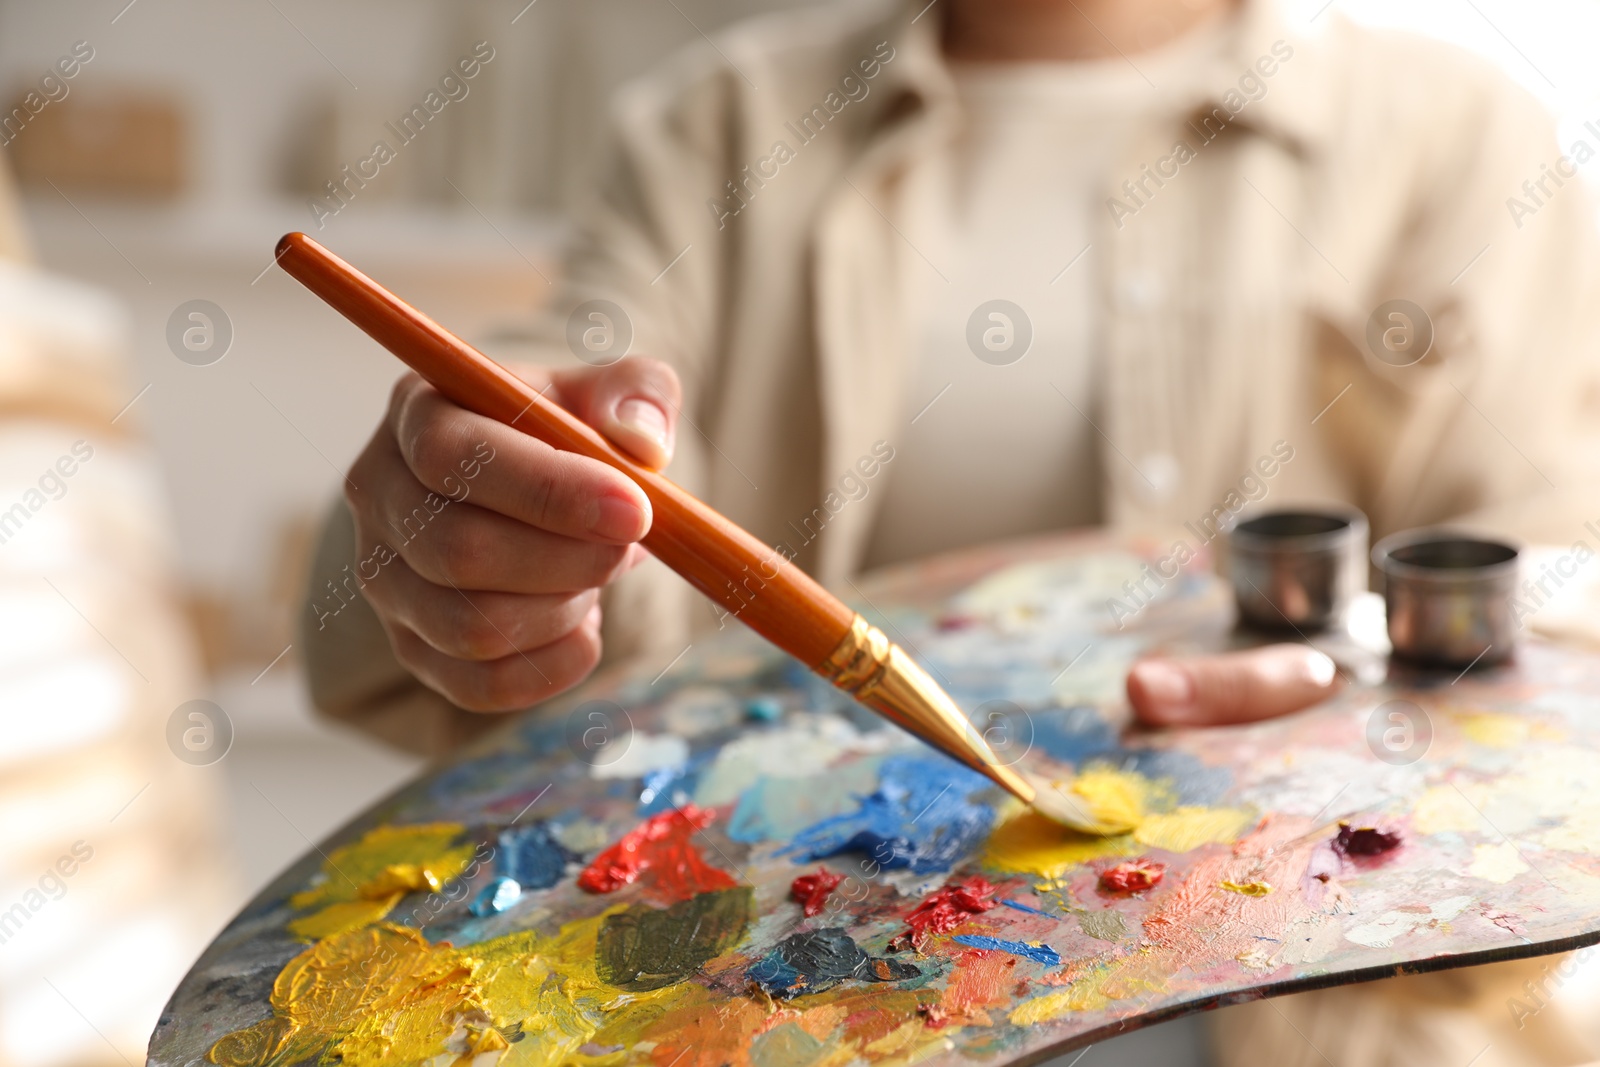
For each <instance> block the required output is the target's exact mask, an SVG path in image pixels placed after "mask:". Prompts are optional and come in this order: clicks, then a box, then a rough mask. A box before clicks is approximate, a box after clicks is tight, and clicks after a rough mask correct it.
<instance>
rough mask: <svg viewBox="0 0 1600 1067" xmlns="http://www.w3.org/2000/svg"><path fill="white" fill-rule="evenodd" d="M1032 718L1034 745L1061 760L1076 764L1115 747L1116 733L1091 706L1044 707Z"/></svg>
mask: <svg viewBox="0 0 1600 1067" xmlns="http://www.w3.org/2000/svg"><path fill="white" fill-rule="evenodd" d="M1031 718H1032V721H1033V744H1034V747H1036V748H1039V749H1042V750H1043V751H1044V753H1045V754H1046V755H1048V756H1050V757H1051V758H1052V759H1057V760H1060V761H1061V762H1063V763H1072V764H1079V763H1082V762H1083V761H1084V760H1085V759H1088V758H1089V757H1090V756H1098V755H1101V754H1103V753H1106V752H1112V751H1114V750H1115V749H1116V747H1117V732H1116V731H1115V730H1114V729H1112V727H1111V724H1110V723H1108V722H1106V721H1105V720H1104V719H1102V718H1101V717H1100V713H1099V712H1097V711H1096V710H1095V709H1094V708H1092V707H1088V706H1079V707H1071V708H1049V709H1043V710H1039V711H1035V712H1033V713H1032V715H1031Z"/></svg>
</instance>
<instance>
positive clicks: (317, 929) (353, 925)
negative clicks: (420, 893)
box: [289, 893, 402, 941]
mask: <svg viewBox="0 0 1600 1067" xmlns="http://www.w3.org/2000/svg"><path fill="white" fill-rule="evenodd" d="M401 896H402V894H400V893H395V894H392V895H390V896H387V897H379V898H377V899H375V900H374V899H368V898H365V897H363V898H362V899H360V900H341V901H339V902H338V903H337V904H329V905H327V906H326V907H324V908H320V909H318V910H317V911H314V912H312V913H311V914H310V915H302V916H301V917H300V918H298V919H295V920H294V921H292V922H291V923H289V932H290V933H291V934H293V935H294V936H295V937H298V938H301V939H303V940H306V941H320V940H321V939H322V938H324V937H333V936H335V935H336V934H346V933H349V932H350V931H352V930H359V929H361V928H362V927H363V926H371V925H372V924H373V923H375V922H381V921H382V920H383V917H384V916H386V915H388V914H389V912H390V911H391V910H393V908H394V906H395V905H396V904H398V903H400V897H401Z"/></svg>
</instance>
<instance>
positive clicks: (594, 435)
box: [277, 233, 1116, 833]
mask: <svg viewBox="0 0 1600 1067" xmlns="http://www.w3.org/2000/svg"><path fill="white" fill-rule="evenodd" d="M277 262H278V265H279V266H281V267H282V268H283V269H284V270H285V271H287V272H288V273H289V274H290V275H291V276H292V277H294V278H296V279H298V280H299V281H300V282H301V283H302V284H303V285H304V286H305V287H306V288H307V289H310V290H311V291H312V292H313V293H315V294H316V295H317V296H319V297H321V298H322V299H323V300H325V301H326V302H327V303H328V304H329V305H330V306H332V307H333V309H334V310H336V311H338V312H339V313H340V314H341V315H343V316H344V317H345V318H347V319H349V320H350V321H351V322H352V323H354V324H355V325H356V326H358V327H360V328H361V330H363V331H364V332H365V333H366V334H367V335H368V336H370V337H371V338H372V339H373V340H375V341H377V342H378V343H379V344H381V345H383V347H385V348H387V349H388V350H389V351H390V352H393V353H394V354H395V355H396V356H399V357H400V359H401V360H403V361H404V362H405V363H406V364H407V365H409V366H410V367H411V369H412V370H414V371H416V372H417V373H418V374H420V375H421V376H422V377H423V378H424V379H426V380H427V381H428V382H429V384H431V385H432V386H433V387H434V388H435V389H438V390H439V392H441V393H443V394H444V395H445V396H447V397H449V398H450V399H451V400H452V401H454V402H455V403H457V404H459V405H461V406H462V407H464V408H466V409H468V410H469V411H474V412H477V413H478V414H479V415H482V416H484V417H486V418H491V419H494V420H496V421H498V422H503V423H505V424H506V425H508V426H511V427H514V428H516V429H518V430H521V431H523V432H524V433H527V434H529V435H531V436H533V437H537V438H538V439H539V440H541V441H544V442H545V443H546V444H549V445H551V446H553V447H555V448H559V449H562V450H564V451H567V452H575V453H577V454H578V455H581V456H587V457H589V458H590V459H596V460H599V461H600V462H601V463H604V464H606V465H608V466H611V467H614V468H616V469H617V470H619V471H621V472H622V473H623V474H626V475H627V476H628V477H629V478H631V479H633V481H634V482H635V483H637V484H638V486H639V488H640V489H642V490H643V491H644V493H645V495H646V496H647V497H649V498H650V506H651V508H652V510H653V512H654V518H653V520H652V522H651V524H650V532H649V533H648V534H646V535H645V537H644V542H643V543H644V546H645V548H647V549H649V550H650V552H651V553H652V554H653V555H654V556H655V557H656V558H657V559H659V560H661V562H663V563H665V564H666V565H667V566H669V567H671V568H672V569H673V570H675V571H677V572H678V573H679V574H680V575H682V576H683V577H684V578H685V579H687V580H688V582H689V584H690V585H692V586H694V587H695V588H696V589H698V590H699V591H700V592H702V593H704V594H705V595H706V596H708V597H710V598H711V599H712V600H714V601H716V602H717V603H718V604H720V605H722V607H723V608H724V609H726V610H727V611H728V612H729V613H730V614H731V615H733V616H734V617H735V618H737V619H739V620H741V621H742V622H744V623H745V625H747V626H749V627H750V628H751V629H752V630H754V631H756V633H758V634H760V635H761V636H762V637H765V638H766V639H767V640H768V641H771V642H772V643H773V644H774V645H777V646H778V647H779V648H781V649H783V650H784V651H785V652H788V653H789V654H790V655H792V656H794V657H795V658H796V659H798V660H800V662H802V663H804V664H805V665H806V666H807V667H810V668H811V669H812V670H814V671H816V672H817V673H818V674H820V675H821V676H822V677H824V678H826V679H828V681H830V682H832V683H833V684H834V685H835V686H837V687H839V688H840V689H842V690H844V691H846V692H848V693H850V694H851V695H852V696H854V697H855V699H857V700H858V701H860V702H861V703H862V704H864V705H866V706H867V707H868V708H871V709H872V710H873V711H876V712H878V713H879V714H880V715H882V716H884V718H886V719H888V720H890V721H891V722H893V723H895V724H896V725H898V726H900V727H902V728H903V729H905V730H906V731H908V732H910V733H911V734H913V735H915V736H916V737H919V738H921V739H922V740H923V741H926V742H927V743H928V744H930V745H932V746H933V747H935V748H937V749H939V750H940V751H942V752H944V753H946V754H947V755H949V756H952V757H954V758H955V759H957V760H960V761H961V762H962V763H964V764H966V765H967V766H968V767H971V768H972V769H973V770H975V771H977V772H979V773H980V774H983V775H986V776H987V777H988V778H989V779H990V780H992V781H994V782H995V783H996V784H998V785H999V786H1001V787H1002V788H1003V789H1005V790H1006V791H1007V792H1008V793H1010V794H1011V795H1012V796H1014V797H1016V798H1017V799H1018V800H1021V801H1022V802H1023V803H1024V804H1027V805H1030V806H1031V807H1033V808H1034V809H1036V810H1037V811H1039V812H1040V813H1041V814H1043V815H1045V816H1046V817H1047V818H1050V819H1052V820H1054V821H1056V822H1060V823H1062V824H1064V825H1067V826H1071V827H1073V828H1075V829H1080V830H1084V831H1086V832H1088V833H1108V832H1116V830H1115V829H1108V828H1107V823H1106V821H1105V820H1104V819H1101V818H1097V817H1096V812H1095V811H1093V810H1092V805H1090V804H1088V803H1086V802H1085V801H1084V800H1083V798H1080V797H1078V796H1076V795H1075V794H1071V793H1069V792H1067V791H1066V790H1063V789H1059V788H1055V787H1053V786H1051V785H1050V784H1048V783H1037V784H1036V783H1035V782H1033V781H1031V780H1029V779H1028V778H1026V777H1024V776H1023V775H1021V774H1019V773H1017V772H1016V771H1014V770H1013V769H1012V768H1010V767H1008V766H1006V765H1004V764H1002V763H1001V762H1000V761H999V760H998V759H997V758H996V757H995V754H994V752H993V750H991V749H990V748H989V746H988V744H987V743H986V742H985V741H984V740H983V738H982V736H980V735H979V733H978V732H977V731H976V730H975V729H973V726H972V723H971V722H970V721H968V719H967V717H966V716H965V715H964V714H962V712H961V709H960V708H958V707H957V706H956V704H955V702H954V701H953V700H951V699H950V697H949V696H948V695H947V694H946V693H945V692H944V690H942V689H940V688H939V686H938V685H937V684H935V682H934V681H933V679H932V678H930V677H928V675H927V673H926V672H925V671H923V669H922V668H921V667H919V666H918V665H917V664H916V663H915V662H914V661H913V660H912V659H911V657H909V656H907V655H906V654H905V653H904V652H903V651H901V649H900V647H899V646H898V645H896V644H894V643H893V642H891V641H890V640H889V639H888V638H887V637H885V636H884V634H883V632H882V631H881V630H879V629H878V628H877V627H875V626H872V625H870V624H869V623H868V622H867V620H866V619H864V618H862V617H861V616H860V615H858V614H856V613H855V612H854V611H852V610H851V609H850V608H848V607H846V606H845V605H844V604H843V603H842V602H841V601H839V600H838V599H837V598H836V597H834V596H833V595H832V594H830V593H829V592H828V591H827V590H825V589H823V588H822V586H820V585H818V584H817V582H816V581H815V580H813V579H812V578H811V577H810V576H809V575H807V574H806V573H805V572H804V571H802V570H801V569H800V568H799V567H796V566H795V565H794V564H793V563H791V562H790V561H789V560H788V559H787V558H786V557H785V556H784V555H783V554H782V553H781V552H779V551H778V550H777V549H775V548H772V547H771V546H769V545H766V544H763V543H762V542H761V541H760V540H758V539H757V538H755V537H754V536H753V535H751V534H749V533H747V532H746V531H745V530H743V529H741V528H740V527H739V526H737V525H735V524H734V523H733V522H731V521H729V520H728V519H727V518H725V517H724V516H722V515H720V514H718V513H717V512H716V511H715V510H713V509H712V508H711V507H709V506H708V505H706V504H705V503H703V502H701V501H700V500H697V499H696V498H695V497H693V496H692V495H690V494H689V493H687V492H685V491H684V490H683V489H681V488H679V487H678V486H677V485H675V484H673V483H672V482H671V481H669V480H668V479H667V478H666V477H665V476H663V475H662V474H660V473H659V472H657V471H654V470H651V469H649V468H647V467H644V466H642V465H640V464H639V463H637V462H635V461H634V460H632V459H630V458H629V457H628V456H626V455H624V454H623V453H622V452H620V451H618V450H617V449H616V448H615V447H613V446H612V445H611V443H610V442H608V441H607V440H606V439H605V438H603V437H602V436H600V434H599V433H598V432H596V431H595V430H594V428H592V427H591V426H589V425H587V424H586V423H584V422H582V421H580V420H579V419H578V418H577V417H576V416H574V415H572V414H571V413H570V412H568V411H566V410H565V409H563V408H561V407H560V406H559V405H557V404H556V403H554V402H553V401H550V400H546V399H545V398H544V397H543V396H541V395H540V394H539V392H538V391H537V390H535V389H534V388H533V387H532V386H530V385H528V384H527V383H526V382H524V381H523V380H522V379H521V378H518V377H517V376H516V375H515V374H512V373H511V372H510V371H509V370H506V369H505V368H504V367H502V366H500V365H499V364H498V363H496V362H494V360H492V359H490V358H489V357H488V356H485V355H484V354H483V353H481V352H479V351H478V350H477V349H475V348H473V347H472V346H471V345H469V344H467V343H466V342H465V341H463V340H461V339H460V338H459V337H457V336H455V335H454V334H452V333H450V332H449V331H448V330H446V329H445V328H444V327H442V326H440V325H439V324H438V323H436V322H434V321H433V320H432V319H430V318H428V317H427V316H426V315H424V314H422V313H421V312H420V311H417V310H416V309H415V308H413V307H411V306H410V305H409V304H407V303H405V302H404V301H403V300H401V299H400V298H399V297H397V296H395V295H394V294H393V293H390V292H389V291H388V290H386V289H384V288H383V287H382V286H380V285H378V284H377V283H376V282H374V281H373V280H372V279H370V278H368V277H367V276H366V275H364V274H362V273H361V272H360V271H358V270H356V269H355V268H354V267H352V266H350V264H348V263H346V262H344V260H342V259H340V258H338V257H337V256H335V255H334V254H333V253H331V252H329V251H328V250H327V249H326V248H323V247H322V246H321V245H320V244H318V243H317V242H316V241H313V240H312V239H311V238H310V237H307V236H306V235H305V234H303V233H291V234H286V235H285V236H284V238H283V239H282V240H281V241H279V242H278V249H277Z"/></svg>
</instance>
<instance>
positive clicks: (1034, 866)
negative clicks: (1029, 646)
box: [983, 768, 1255, 880]
mask: <svg viewBox="0 0 1600 1067" xmlns="http://www.w3.org/2000/svg"><path fill="white" fill-rule="evenodd" d="M1078 783H1080V784H1081V783H1088V784H1089V788H1090V790H1091V791H1092V792H1095V793H1096V795H1098V796H1100V797H1101V798H1115V797H1120V798H1123V800H1124V801H1126V800H1128V799H1130V798H1137V801H1138V803H1139V804H1141V805H1142V806H1145V807H1146V808H1148V806H1149V805H1150V804H1151V803H1164V802H1167V801H1168V799H1169V797H1168V794H1167V792H1166V790H1165V788H1164V787H1163V786H1162V785H1160V784H1158V783H1153V782H1150V781H1149V780H1148V779H1144V778H1142V777H1141V776H1139V775H1137V774H1134V773H1132V772H1129V771H1117V770H1112V769H1109V768H1099V769H1095V770H1092V771H1086V772H1085V773H1084V774H1083V775H1082V776H1080V778H1079V779H1078ZM1012 810H1014V811H1016V812H1017V813H1016V814H1015V815H1013V816H1012V817H1011V818H1009V819H1005V820H1004V821H1003V822H1002V823H1001V824H1000V826H999V827H998V828H997V829H996V830H995V831H994V833H993V834H991V835H990V836H989V842H988V845H987V846H986V849H985V852H984V857H983V860H984V863H985V864H987V865H988V866H990V867H994V868H996V869H998V870H1002V871H1015V872H1018V873H1023V874H1035V875H1039V876H1041V877H1044V878H1046V879H1051V880H1054V879H1057V878H1060V877H1061V876H1062V875H1063V874H1065V873H1066V872H1068V871H1069V870H1071V869H1072V868H1074V867H1077V866H1079V865H1081V864H1084V863H1089V862H1092V861H1094V860H1097V859H1105V858H1109V857H1115V856H1131V855H1134V854H1136V853H1138V852H1140V851H1143V850H1144V849H1149V848H1159V849H1163V850H1164V851H1167V852H1189V851H1192V850H1193V849H1197V848H1199V847H1200V846H1202V845H1210V844H1228V843H1230V842H1233V841H1235V840H1237V839H1238V837H1239V835H1240V834H1242V833H1244V832H1245V830H1247V829H1248V828H1249V827H1250V825H1251V824H1252V823H1253V822H1254V821H1255V815H1254V814H1253V813H1252V812H1249V811H1244V810H1241V809H1238V808H1202V807H1183V808H1178V809H1176V810H1174V811H1158V812H1153V813H1151V812H1148V811H1147V813H1146V814H1144V815H1143V816H1142V817H1141V818H1140V819H1139V820H1138V821H1137V822H1136V823H1135V824H1134V826H1133V832H1132V833H1120V834H1113V835H1108V836H1104V837H1101V836H1095V835H1092V834H1083V833H1079V832H1077V831H1075V830H1068V829H1065V828H1063V827H1062V826H1060V825H1059V824H1057V823H1054V822H1051V821H1050V820H1049V819H1046V818H1045V817H1044V816H1042V815H1040V814H1038V813H1037V812H1034V811H1029V810H1018V809H1012ZM1002 818H1004V814H1003V813H1002Z"/></svg>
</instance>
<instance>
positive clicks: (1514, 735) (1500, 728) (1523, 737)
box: [1456, 711, 1533, 748]
mask: <svg viewBox="0 0 1600 1067" xmlns="http://www.w3.org/2000/svg"><path fill="white" fill-rule="evenodd" d="M1456 721H1457V723H1458V724H1459V725H1460V727H1461V732H1462V733H1463V734H1466V735H1467V738H1468V739H1469V740H1472V741H1475V742H1476V743H1478V744H1480V745H1483V746H1485V747H1486V748H1514V747H1516V746H1517V745H1520V744H1523V743H1524V742H1526V741H1527V740H1528V735H1529V733H1530V731H1531V727H1532V725H1533V724H1532V723H1530V722H1529V721H1528V720H1527V719H1525V718H1523V717H1522V716H1520V715H1507V714H1505V713H1504V712H1498V711H1477V712H1472V713H1470V714H1466V715H1460V716H1457V718H1456Z"/></svg>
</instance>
